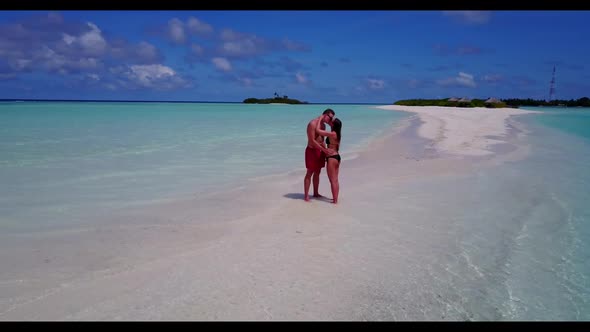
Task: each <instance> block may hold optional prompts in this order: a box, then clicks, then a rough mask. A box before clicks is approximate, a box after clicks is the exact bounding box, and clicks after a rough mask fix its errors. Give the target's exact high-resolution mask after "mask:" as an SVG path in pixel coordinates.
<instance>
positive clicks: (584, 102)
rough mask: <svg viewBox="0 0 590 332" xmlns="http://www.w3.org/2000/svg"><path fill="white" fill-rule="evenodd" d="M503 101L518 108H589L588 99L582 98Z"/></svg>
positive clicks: (589, 101) (589, 102) (589, 99)
mask: <svg viewBox="0 0 590 332" xmlns="http://www.w3.org/2000/svg"><path fill="white" fill-rule="evenodd" d="M503 101H504V102H505V103H506V104H507V105H509V106H513V107H518V106H566V107H578V106H580V107H590V98H588V97H583V98H580V99H576V100H574V99H570V100H560V99H556V100H551V101H545V100H534V99H531V98H528V99H503Z"/></svg>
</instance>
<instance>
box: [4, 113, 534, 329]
mask: <svg viewBox="0 0 590 332" xmlns="http://www.w3.org/2000/svg"><path fill="white" fill-rule="evenodd" d="M385 108H386V109H401V110H404V111H410V112H416V113H418V114H419V116H420V119H421V120H422V121H423V122H424V123H423V124H422V125H421V126H420V130H419V131H420V135H422V136H424V137H425V138H429V139H433V140H434V143H435V144H434V147H435V148H436V149H439V150H440V152H443V153H452V154H460V155H468V156H473V155H482V154H489V153H491V151H490V150H489V149H488V146H489V145H490V144H492V143H494V142H495V140H492V139H489V138H486V136H489V135H493V136H500V135H504V136H505V139H506V140H507V141H508V136H506V135H507V134H509V132H508V131H507V129H506V125H505V122H504V121H505V120H506V118H507V117H508V116H509V115H510V114H523V113H525V112H523V111H517V110H487V109H486V110H478V109H469V110H458V109H439V108H426V107H425V108H416V107H411V108H409V107H401V108H400V107H397V106H396V107H391V106H387V107H385ZM412 121H413V120H408V121H406V125H408V126H409V125H410V122H412ZM417 125H418V124H417V123H416V124H415V125H414V126H417ZM405 128H406V130H403V129H404V128H401V127H400V128H397V129H396V130H393V129H392V133H391V135H389V136H387V137H383V138H381V139H379V140H377V141H375V142H374V143H373V144H372V145H371V146H370V147H369V148H368V149H367V150H366V151H364V152H362V153H360V155H359V157H358V158H356V159H354V160H344V161H343V164H342V168H341V173H340V174H341V175H340V177H341V187H342V188H341V202H340V204H339V205H337V206H336V205H333V204H330V203H329V202H327V201H325V200H312V202H310V203H306V202H304V201H303V200H302V189H303V188H302V187H303V174H304V173H303V171H302V170H298V171H295V172H293V173H292V174H289V175H285V176H278V177H277V176H274V177H269V178H266V179H260V178H259V179H256V180H253V182H252V184H251V186H248V187H246V188H242V189H237V190H235V191H233V192H230V193H221V194H215V195H211V196H209V197H194V198H187V199H186V200H184V201H178V202H173V203H163V204H159V205H152V206H148V207H144V208H141V209H139V208H138V209H136V210H126V211H125V212H124V213H123V212H121V213H119V218H118V219H116V220H109V222H106V221H105V222H103V223H102V224H99V226H96V227H95V228H92V229H80V230H71V231H68V232H61V233H59V232H58V233H51V234H32V235H26V234H25V235H20V236H6V235H2V234H0V266H2V270H1V271H0V320H374V319H387V320H398V319H399V320H404V319H410V320H412V319H435V320H440V319H460V320H462V319H467V318H469V317H470V316H469V313H468V312H466V311H465V310H463V309H461V308H456V306H457V304H458V303H459V304H460V303H462V302H461V300H460V299H458V298H457V297H458V296H460V294H461V289H455V288H453V287H448V286H447V284H446V283H447V282H451V281H452V282H455V281H454V280H455V279H457V280H458V282H461V280H462V279H460V278H464V276H463V274H462V273H459V272H454V271H446V272H445V271H442V272H440V271H438V270H439V269H441V267H440V266H441V265H440V261H441V259H446V258H445V257H447V256H448V257H451V258H452V259H455V257H460V255H461V254H460V253H459V252H458V251H457V250H458V249H457V248H456V242H457V241H456V240H455V238H454V235H453V234H455V233H456V232H459V231H460V229H459V228H458V227H459V226H456V224H455V223H453V221H452V220H450V219H447V218H446V217H445V214H444V213H443V211H444V209H445V206H446V205H447V203H448V200H451V199H455V197H460V196H461V195H460V194H459V193H457V194H456V195H440V194H437V193H438V192H439V191H437V190H439V189H437V188H446V186H448V185H451V188H452V184H453V181H454V180H455V179H460V178H461V177H462V176H463V175H464V174H469V173H470V172H471V171H473V170H474V169H476V168H477V167H487V166H485V165H484V164H481V163H480V164H478V163H477V162H476V161H474V160H471V159H469V160H467V159H465V160H463V159H458V158H448V157H445V156H444V154H440V152H439V151H437V150H436V149H432V147H431V146H430V143H432V142H429V141H427V140H425V139H420V138H419V137H417V136H415V135H414V134H412V132H411V131H408V130H407V129H408V128H409V127H405ZM412 130H416V128H413V129H412ZM508 155H510V154H505V155H504V156H508ZM302 158H303V156H302ZM498 158H500V157H498ZM320 186H321V187H320V191H321V192H322V193H323V194H324V195H328V196H330V193H329V192H330V191H329V182H328V180H327V178H326V176H325V172H323V175H322V179H321V184H320ZM457 199H460V198H457ZM425 216H431V217H425ZM437 271H438V272H437ZM447 279H448V280H447ZM429 303H430V304H429Z"/></svg>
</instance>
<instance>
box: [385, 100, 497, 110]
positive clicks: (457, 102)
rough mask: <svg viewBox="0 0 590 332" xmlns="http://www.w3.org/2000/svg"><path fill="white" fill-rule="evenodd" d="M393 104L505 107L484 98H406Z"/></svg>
mask: <svg viewBox="0 0 590 332" xmlns="http://www.w3.org/2000/svg"><path fill="white" fill-rule="evenodd" d="M394 105H403V106H448V107H488V108H501V107H506V103H504V102H502V101H499V100H498V101H494V102H486V100H484V99H470V100H469V99H467V100H465V99H459V100H455V99H451V98H445V99H407V100H398V101H396V102H395V103H394Z"/></svg>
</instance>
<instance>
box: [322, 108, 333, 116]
mask: <svg viewBox="0 0 590 332" xmlns="http://www.w3.org/2000/svg"><path fill="white" fill-rule="evenodd" d="M330 113H332V115H336V112H334V111H333V110H332V109H331V108H328V109H327V110H325V111H324V113H323V114H324V115H328V114H330Z"/></svg>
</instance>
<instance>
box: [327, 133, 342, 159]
mask: <svg viewBox="0 0 590 332" xmlns="http://www.w3.org/2000/svg"><path fill="white" fill-rule="evenodd" d="M326 144H328V146H330V137H326ZM330 158H334V159H336V160H338V162H339V163H340V154H335V155H332V156H328V157H326V160H328V159H330Z"/></svg>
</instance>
